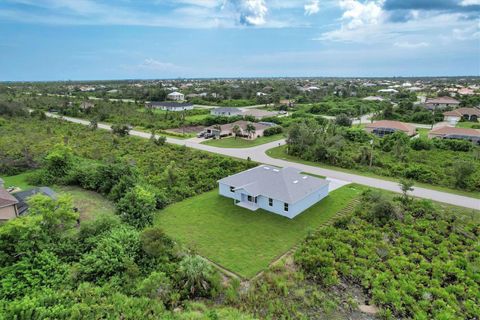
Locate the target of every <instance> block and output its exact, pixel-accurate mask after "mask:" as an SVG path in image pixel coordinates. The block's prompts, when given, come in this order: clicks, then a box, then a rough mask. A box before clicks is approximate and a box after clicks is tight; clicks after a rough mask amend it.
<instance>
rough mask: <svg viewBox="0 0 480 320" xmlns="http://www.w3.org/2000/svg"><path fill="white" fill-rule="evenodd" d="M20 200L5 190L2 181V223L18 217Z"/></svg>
mask: <svg viewBox="0 0 480 320" xmlns="http://www.w3.org/2000/svg"><path fill="white" fill-rule="evenodd" d="M17 205H18V200H17V199H16V198H15V197H14V196H12V195H11V194H10V193H8V191H7V190H5V189H4V188H3V180H2V179H0V221H6V220H10V219H13V218H15V217H17V216H18V208H17Z"/></svg>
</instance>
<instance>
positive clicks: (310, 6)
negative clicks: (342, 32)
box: [303, 0, 320, 16]
mask: <svg viewBox="0 0 480 320" xmlns="http://www.w3.org/2000/svg"><path fill="white" fill-rule="evenodd" d="M303 8H304V10H305V14H306V15H307V16H310V15H312V14H316V13H318V12H319V11H320V1H319V0H311V1H310V2H308V3H307V4H305V6H304V7H303Z"/></svg>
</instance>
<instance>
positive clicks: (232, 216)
mask: <svg viewBox="0 0 480 320" xmlns="http://www.w3.org/2000/svg"><path fill="white" fill-rule="evenodd" d="M362 190H363V188H362V187H360V186H357V185H348V186H345V187H343V188H341V189H338V190H335V191H333V192H332V193H330V195H329V196H328V197H327V198H325V199H323V200H322V201H321V202H320V203H318V204H317V205H315V206H313V207H311V208H310V209H308V210H307V211H305V212H304V213H302V214H301V215H299V216H297V217H296V218H295V219H293V220H290V219H287V218H284V217H281V216H279V215H275V214H272V213H269V212H266V211H263V210H258V211H255V212H252V211H249V210H246V209H243V208H240V207H238V206H235V205H234V204H233V200H232V199H228V198H225V197H221V196H219V195H218V190H213V191H210V192H207V193H204V194H201V195H199V196H196V197H193V198H189V199H187V200H184V201H182V202H179V203H176V204H174V205H172V206H170V207H167V208H166V209H164V210H162V211H160V213H159V214H158V216H157V219H156V222H155V223H156V224H157V225H159V226H161V228H163V230H164V231H165V232H166V233H167V234H168V235H169V236H171V237H173V238H175V239H177V240H179V241H181V242H182V243H184V244H186V245H188V246H189V247H190V248H192V249H194V250H196V251H197V252H198V253H199V254H201V255H203V256H205V257H207V258H208V259H210V260H212V261H214V262H216V263H218V264H220V265H222V266H223V267H225V268H227V269H229V270H231V271H233V272H236V273H237V274H240V275H242V276H244V277H246V278H251V277H253V276H254V275H255V274H256V273H258V272H259V271H261V270H262V269H264V268H266V267H267V266H268V265H269V263H270V262H271V261H272V260H274V259H275V258H276V257H278V256H279V255H281V254H283V253H284V252H286V251H288V250H289V249H290V248H291V247H293V246H294V245H295V244H297V243H298V242H299V241H301V240H302V239H303V238H304V237H305V236H306V235H307V233H308V232H309V231H310V230H313V229H315V228H317V227H318V226H319V225H321V224H322V223H323V222H325V221H327V220H329V219H330V218H332V217H333V216H334V215H335V213H336V212H338V211H339V210H340V209H342V208H343V207H345V206H346V205H347V204H348V203H349V202H350V201H351V200H353V199H354V198H356V197H358V196H359V195H360V193H361V191H362Z"/></svg>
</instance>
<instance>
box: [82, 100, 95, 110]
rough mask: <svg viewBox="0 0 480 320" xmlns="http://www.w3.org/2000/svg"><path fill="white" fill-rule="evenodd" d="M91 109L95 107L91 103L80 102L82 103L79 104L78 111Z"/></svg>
mask: <svg viewBox="0 0 480 320" xmlns="http://www.w3.org/2000/svg"><path fill="white" fill-rule="evenodd" d="M93 107H95V104H94V103H93V102H91V101H82V103H80V109H82V110H88V109H91V108H93Z"/></svg>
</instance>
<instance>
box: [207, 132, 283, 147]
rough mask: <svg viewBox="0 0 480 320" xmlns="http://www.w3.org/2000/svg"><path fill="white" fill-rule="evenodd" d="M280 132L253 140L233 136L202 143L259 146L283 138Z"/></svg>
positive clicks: (224, 145) (225, 145) (223, 145)
mask: <svg viewBox="0 0 480 320" xmlns="http://www.w3.org/2000/svg"><path fill="white" fill-rule="evenodd" d="M283 138H284V137H283V135H282V134H275V135H273V136H268V137H258V138H257V139H255V140H247V139H242V138H237V139H235V138H234V137H228V138H222V139H209V140H206V141H204V142H202V144H206V145H209V146H212V147H219V148H250V147H255V146H259V145H262V144H265V143H269V142H272V141H277V140H280V139H283Z"/></svg>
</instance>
